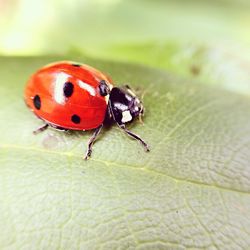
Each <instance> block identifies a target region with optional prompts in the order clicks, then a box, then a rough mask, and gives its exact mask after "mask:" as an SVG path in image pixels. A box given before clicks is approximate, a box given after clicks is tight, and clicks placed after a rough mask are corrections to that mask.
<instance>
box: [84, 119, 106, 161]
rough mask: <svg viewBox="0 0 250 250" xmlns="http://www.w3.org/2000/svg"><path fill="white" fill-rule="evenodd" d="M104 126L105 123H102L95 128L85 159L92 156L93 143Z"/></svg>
mask: <svg viewBox="0 0 250 250" xmlns="http://www.w3.org/2000/svg"><path fill="white" fill-rule="evenodd" d="M102 127H103V124H101V125H100V126H99V127H97V128H96V129H95V132H94V134H93V135H92V136H91V138H90V139H89V142H88V150H87V153H86V155H85V158H84V159H85V160H88V158H89V157H90V156H91V153H92V147H93V144H94V142H95V140H96V138H97V136H98V135H99V134H100V132H101V129H102Z"/></svg>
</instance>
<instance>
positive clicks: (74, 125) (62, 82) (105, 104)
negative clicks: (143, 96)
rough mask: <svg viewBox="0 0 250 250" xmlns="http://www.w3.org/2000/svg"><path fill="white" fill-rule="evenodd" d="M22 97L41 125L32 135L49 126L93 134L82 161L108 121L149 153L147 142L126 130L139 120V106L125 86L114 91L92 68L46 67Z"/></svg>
mask: <svg viewBox="0 0 250 250" xmlns="http://www.w3.org/2000/svg"><path fill="white" fill-rule="evenodd" d="M24 96H25V103H26V104H27V106H28V107H29V108H30V109H31V110H32V111H33V112H34V114H35V115H36V116H37V117H38V118H40V119H42V120H43V121H44V125H43V126H42V127H40V128H38V129H37V130H35V131H34V134H37V133H39V132H42V131H44V130H45V129H47V128H48V127H49V126H51V127H53V128H56V129H59V130H82V131H85V130H94V133H93V135H92V137H91V138H90V140H89V142H88V149H87V153H86V155H85V159H88V158H89V157H90V156H91V153H92V146H93V143H94V141H95V140H96V138H97V136H98V134H99V133H100V131H101V129H102V127H103V124H104V123H105V122H107V121H114V122H115V123H116V124H117V125H118V127H119V128H121V129H122V130H123V131H124V132H125V133H127V134H128V135H129V136H131V137H133V138H134V139H136V140H137V141H139V142H141V144H142V145H143V147H144V148H145V150H146V151H149V147H148V145H147V144H146V142H145V141H144V140H142V139H141V138H140V137H139V136H138V135H136V134H134V133H132V132H131V131H129V130H128V129H127V128H126V126H125V124H126V123H128V122H132V121H133V120H134V119H135V118H137V117H139V118H141V116H142V115H143V112H144V108H143V105H142V102H141V101H140V100H139V98H138V97H137V96H136V95H135V94H134V93H133V91H132V90H131V89H130V87H129V86H128V85H126V86H123V87H121V88H118V87H114V86H113V83H112V80H111V78H109V77H108V76H107V75H105V74H104V73H102V72H101V71H99V70H97V69H95V68H93V67H91V66H88V65H86V64H78V63H74V62H70V61H62V62H56V63H53V64H49V65H46V66H44V67H43V68H41V69H39V70H38V71H37V72H36V73H35V74H33V75H32V76H31V77H30V79H29V80H28V83H27V85H26V88H25V95H24Z"/></svg>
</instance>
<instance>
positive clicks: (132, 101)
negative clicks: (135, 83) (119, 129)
mask: <svg viewBox="0 0 250 250" xmlns="http://www.w3.org/2000/svg"><path fill="white" fill-rule="evenodd" d="M109 108H110V109H111V113H112V116H113V118H114V120H115V121H116V122H117V123H118V124H125V123H127V122H131V121H132V120H133V119H134V118H136V117H140V116H141V115H143V111H144V108H143V105H142V102H141V101H140V100H139V98H138V97H137V96H136V95H135V94H134V92H133V91H132V90H131V89H130V88H129V86H127V85H126V86H124V87H121V88H117V87H114V88H112V90H111V92H110V97H109Z"/></svg>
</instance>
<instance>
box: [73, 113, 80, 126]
mask: <svg viewBox="0 0 250 250" xmlns="http://www.w3.org/2000/svg"><path fill="white" fill-rule="evenodd" d="M71 121H72V122H73V123H75V124H79V123H80V122H81V118H80V117H79V116H78V115H72V116H71Z"/></svg>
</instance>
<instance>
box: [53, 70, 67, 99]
mask: <svg viewBox="0 0 250 250" xmlns="http://www.w3.org/2000/svg"><path fill="white" fill-rule="evenodd" d="M68 78H69V75H68V74H66V73H64V72H61V73H57V76H56V82H55V91H54V99H55V101H56V102H57V103H59V104H64V103H65V96H64V93H63V87H64V84H65V82H67V80H68Z"/></svg>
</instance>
